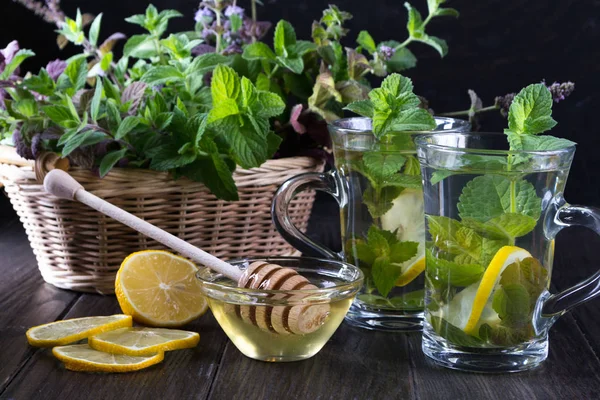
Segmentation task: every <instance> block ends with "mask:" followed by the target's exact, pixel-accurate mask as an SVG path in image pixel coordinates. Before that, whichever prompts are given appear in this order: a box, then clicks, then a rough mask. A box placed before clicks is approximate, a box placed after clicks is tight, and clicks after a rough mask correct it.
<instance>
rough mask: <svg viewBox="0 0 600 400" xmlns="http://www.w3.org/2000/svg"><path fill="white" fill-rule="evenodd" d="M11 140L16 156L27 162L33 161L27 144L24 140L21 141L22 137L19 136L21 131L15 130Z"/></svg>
mask: <svg viewBox="0 0 600 400" xmlns="http://www.w3.org/2000/svg"><path fill="white" fill-rule="evenodd" d="M12 140H13V143H14V145H15V148H16V150H17V154H18V155H20V156H21V157H23V158H25V159H27V160H34V159H35V157H34V156H33V153H32V152H31V148H30V147H29V144H27V143H26V142H25V140H24V139H23V135H21V131H19V130H18V129H16V130H15V131H14V132H13V135H12Z"/></svg>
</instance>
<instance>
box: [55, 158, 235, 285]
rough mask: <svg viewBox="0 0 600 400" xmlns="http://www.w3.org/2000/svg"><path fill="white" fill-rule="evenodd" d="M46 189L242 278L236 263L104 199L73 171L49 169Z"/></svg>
mask: <svg viewBox="0 0 600 400" xmlns="http://www.w3.org/2000/svg"><path fill="white" fill-rule="evenodd" d="M44 189H45V190H46V191H47V192H49V193H51V194H53V195H55V196H56V197H59V198H62V199H69V200H78V201H80V202H81V203H83V204H85V205H87V206H89V207H91V208H93V209H94V210H96V211H98V212H100V213H102V214H104V215H107V216H109V217H111V218H113V219H115V220H117V221H119V222H121V223H123V224H125V225H127V226H129V227H130V228H132V229H134V230H136V231H138V232H141V233H143V234H144V235H146V236H149V237H151V238H152V239H154V240H156V241H158V242H160V243H162V244H164V245H165V246H167V247H169V248H171V249H173V250H175V251H177V252H179V253H180V254H182V255H184V256H186V257H188V258H190V259H192V260H193V261H194V262H196V263H198V264H201V265H204V266H206V267H208V268H210V269H212V270H214V271H216V272H219V273H221V274H223V275H225V276H227V277H228V278H231V279H233V280H234V281H236V282H237V281H238V280H239V278H240V276H241V275H242V271H240V270H239V269H238V268H236V267H234V266H233V265H231V264H229V263H227V262H225V261H223V260H221V259H218V258H217V257H215V256H213V255H211V254H208V253H207V252H205V251H203V250H201V249H199V248H197V247H196V246H193V245H191V244H189V243H187V242H186V241H185V240H182V239H180V238H178V237H177V236H174V235H171V234H170V233H168V232H165V231H163V230H162V229H160V228H158V227H156V226H154V225H152V224H150V223H148V222H146V221H144V220H143V219H141V218H138V217H136V216H135V215H133V214H130V213H128V212H127V211H125V210H123V209H121V208H119V207H117V206H115V205H113V204H111V203H109V202H107V201H106V200H103V199H101V198H99V197H97V196H95V195H93V194H91V193H90V192H86V190H85V189H84V188H83V186H81V185H80V184H79V182H77V181H76V180H75V179H73V177H72V176H71V175H69V174H68V173H66V172H65V171H62V170H58V169H54V170H52V171H50V172H48V175H46V177H45V179H44Z"/></svg>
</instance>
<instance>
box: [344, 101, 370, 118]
mask: <svg viewBox="0 0 600 400" xmlns="http://www.w3.org/2000/svg"><path fill="white" fill-rule="evenodd" d="M344 110H348V111H352V112H353V113H356V114H358V115H362V116H363V117H369V118H372V117H373V112H374V109H373V103H371V100H359V101H355V102H352V103H350V104H348V105H347V106H346V107H344Z"/></svg>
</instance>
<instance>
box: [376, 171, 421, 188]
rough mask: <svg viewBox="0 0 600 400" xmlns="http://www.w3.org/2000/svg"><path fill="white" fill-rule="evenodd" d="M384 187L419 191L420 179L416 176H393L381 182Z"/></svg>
mask: <svg viewBox="0 0 600 400" xmlns="http://www.w3.org/2000/svg"><path fill="white" fill-rule="evenodd" d="M383 185H384V187H389V186H395V187H402V188H411V189H421V188H423V185H422V184H421V177H420V176H417V175H406V174H395V175H392V176H391V177H389V178H386V179H385V181H384V182H383Z"/></svg>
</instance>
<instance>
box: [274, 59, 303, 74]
mask: <svg viewBox="0 0 600 400" xmlns="http://www.w3.org/2000/svg"><path fill="white" fill-rule="evenodd" d="M277 62H278V63H279V64H280V65H281V66H282V67H285V68H287V69H289V70H290V71H292V72H293V73H295V74H301V73H302V71H303V70H304V61H302V57H277Z"/></svg>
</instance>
